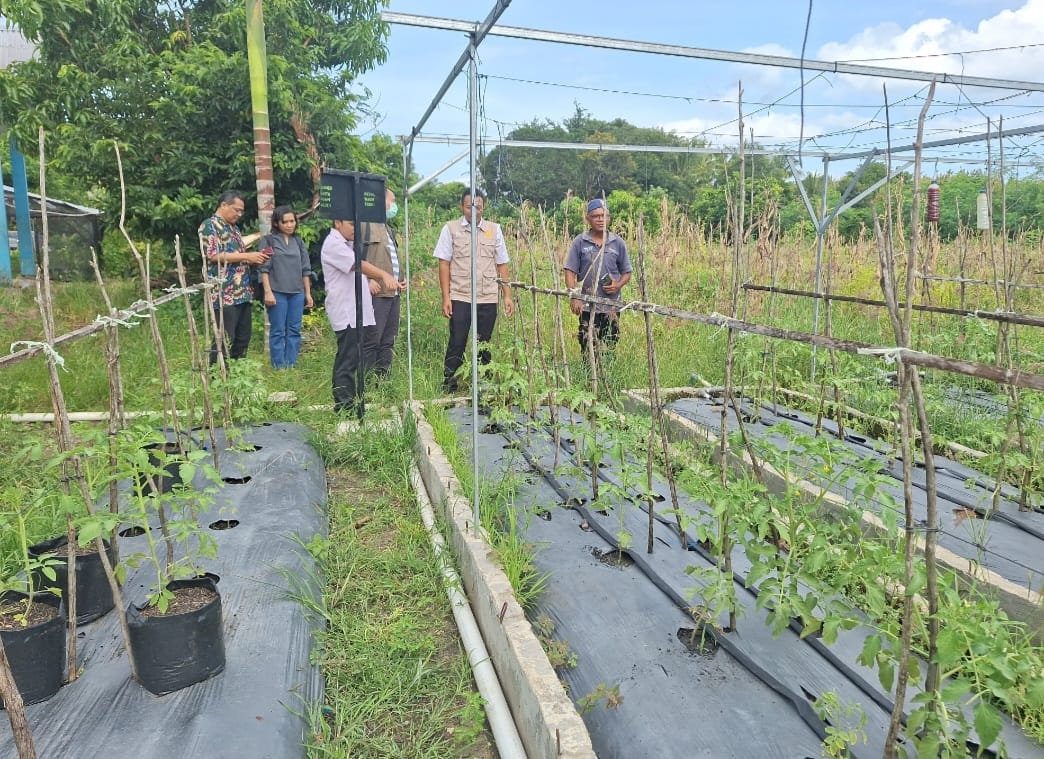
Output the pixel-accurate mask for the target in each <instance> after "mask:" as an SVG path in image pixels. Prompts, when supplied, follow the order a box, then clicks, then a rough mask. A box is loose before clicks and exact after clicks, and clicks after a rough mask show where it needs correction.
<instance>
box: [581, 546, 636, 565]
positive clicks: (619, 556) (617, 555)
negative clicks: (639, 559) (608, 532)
mask: <svg viewBox="0 0 1044 759" xmlns="http://www.w3.org/2000/svg"><path fill="white" fill-rule="evenodd" d="M591 555H592V556H594V557H595V558H597V559H598V560H599V561H600V562H602V563H603V564H608V565H609V566H610V567H617V568H619V569H624V568H626V567H632V566H634V559H632V558H631V557H630V556H628V555H627V554H626V553H625V552H623V551H621V550H620V549H619V548H614V549H612V550H610V551H603V550H602V549H600V548H592V549H591Z"/></svg>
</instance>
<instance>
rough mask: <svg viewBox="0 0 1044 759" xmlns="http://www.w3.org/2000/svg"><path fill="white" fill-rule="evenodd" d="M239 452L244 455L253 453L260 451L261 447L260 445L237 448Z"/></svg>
mask: <svg viewBox="0 0 1044 759" xmlns="http://www.w3.org/2000/svg"><path fill="white" fill-rule="evenodd" d="M236 450H237V451H240V452H242V453H253V452H254V451H260V450H261V446H259V445H244V446H243V447H242V448H236Z"/></svg>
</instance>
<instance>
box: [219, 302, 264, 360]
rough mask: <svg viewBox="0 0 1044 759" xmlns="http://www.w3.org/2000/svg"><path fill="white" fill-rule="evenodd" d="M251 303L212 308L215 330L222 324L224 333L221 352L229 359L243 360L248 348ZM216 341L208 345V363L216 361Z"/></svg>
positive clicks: (251, 326)
mask: <svg viewBox="0 0 1044 759" xmlns="http://www.w3.org/2000/svg"><path fill="white" fill-rule="evenodd" d="M253 305H254V304H253V302H252V301H247V302H246V303H236V304H235V305H232V306H221V308H217V307H215V308H214V324H215V329H221V323H222V321H223V322H224V325H225V333H224V340H223V341H222V343H223V344H222V350H223V351H224V353H225V355H226V356H228V357H229V358H243V356H245V355H246V354H247V348H249V347H250V333H251V332H252V331H253V323H254V315H253V311H252V307H253ZM217 351H218V348H217V340H215V341H214V342H213V343H211V345H210V363H211V364H214V363H215V362H216V361H217Z"/></svg>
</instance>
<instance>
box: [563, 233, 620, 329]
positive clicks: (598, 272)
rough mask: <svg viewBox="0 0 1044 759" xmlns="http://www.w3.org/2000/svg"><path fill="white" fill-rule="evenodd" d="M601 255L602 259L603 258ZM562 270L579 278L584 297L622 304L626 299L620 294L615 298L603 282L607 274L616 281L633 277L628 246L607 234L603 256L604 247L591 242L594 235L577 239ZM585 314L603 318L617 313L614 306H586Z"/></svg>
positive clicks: (618, 237) (612, 235)
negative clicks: (626, 275)
mask: <svg viewBox="0 0 1044 759" xmlns="http://www.w3.org/2000/svg"><path fill="white" fill-rule="evenodd" d="M600 253H601V255H599V254H600ZM562 268H563V269H567V270H569V271H571V272H573V273H574V274H576V276H577V279H578V280H579V281H580V284H581V290H582V291H583V292H584V293H586V294H588V295H596V296H598V297H600V298H610V299H612V300H618V301H622V300H623V296H622V295H621V294H620V293H619V292H617V293H615V294H613V295H609V294H608V293H606V292H605V290H604V289H603V288H602V284H601V280H602V278H603V277H604V276H605V275H606V274H608V275H609V276H610V277H612V278H613V280H614V281H615V280H617V279H619V278H620V276H621V275H623V274H629V273H631V259H630V257H629V256H628V255H627V244H626V243H625V242H624V241H623V239H622V238H620V236H619V235H616V234H613V233H612V232H606V237H605V250H604V252H602V246H601V245H600V244H599V243H597V242H595V241H594V240H593V239H592V238H591V233H590V232H589V231H588V232H584V233H583V234H580V235H577V236H576V237H575V238H574V239H573V243H572V245H570V246H569V252H568V253H567V254H566V260H565V264H563V266H562ZM584 310H585V311H586V310H593V311H594V312H595V313H598V314H603V313H609V312H611V311H613V310H614V309H613V307H612V306H603V305H601V304H597V305H593V306H592V304H589V303H585V304H584Z"/></svg>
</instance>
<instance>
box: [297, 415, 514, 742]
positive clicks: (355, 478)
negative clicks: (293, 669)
mask: <svg viewBox="0 0 1044 759" xmlns="http://www.w3.org/2000/svg"><path fill="white" fill-rule="evenodd" d="M318 447H319V449H320V451H321V453H322V455H323V457H324V459H325V460H326V462H327V467H328V470H327V476H328V480H329V490H330V501H329V510H330V522H331V528H330V537H329V540H328V541H326V543H325V544H324V546H323V547H322V550H321V552H320V562H321V565H322V570H323V572H324V575H325V577H326V589H325V593H324V597H325V612H324V613H325V617H326V622H327V628H326V630H325V632H323V633H322V635H321V636H320V640H319V644H320V645H319V647H318V649H317V653H316V657H317V659H318V661H319V663H320V665H321V666H322V668H323V671H324V673H325V676H326V699H325V701H324V709H323V713H322V715H321V719H319V720H318V721H317V723H316V725H315V730H314V733H313V736H312V740H311V742H310V745H309V747H308V756H309V757H313V758H316V759H317V758H318V757H331V756H336V757H344V756H351V757H417V758H418V759H423V758H424V757H431V758H432V759H435V757H439V758H442V757H478V758H480V759H482V758H485V757H489V758H490V759H492V757H494V756H495V752H494V751H493V750H492V748H491V746H490V744H491V739H490V737H489V734H488V733H487V732H486V731H485V728H484V722H483V720H484V714H483V712H482V700H481V698H480V696H479V695H478V694H477V693H476V692H475V691H474V685H473V681H472V678H471V672H470V667H469V665H468V662H467V659H466V656H465V654H464V652H463V651H462V650H461V647H460V644H459V640H458V636H457V631H456V628H455V626H454V623H453V619H452V614H451V613H450V610H449V605H448V602H447V599H446V595H445V591H444V589H443V586H442V578H441V575H440V573H439V569H438V563H437V561H436V560H435V557H434V554H433V552H432V548H431V545H430V543H429V540H428V537H427V533H426V532H425V530H424V527H423V525H422V524H421V522H420V519H419V516H418V512H417V503H416V498H415V495H414V493H413V491H412V490H411V487H410V482H409V479H408V471H409V469H408V467H409V463H410V458H411V450H412V449H411V436H410V433H409V432H408V431H407V432H404V433H398V434H395V433H383V432H375V431H373V430H366V431H365V433H359V434H357V435H355V436H353V437H351V438H341V439H339V440H336V441H333V442H330V441H326V442H321V443H319V445H318Z"/></svg>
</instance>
